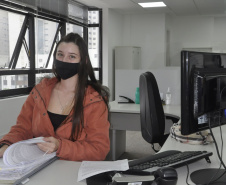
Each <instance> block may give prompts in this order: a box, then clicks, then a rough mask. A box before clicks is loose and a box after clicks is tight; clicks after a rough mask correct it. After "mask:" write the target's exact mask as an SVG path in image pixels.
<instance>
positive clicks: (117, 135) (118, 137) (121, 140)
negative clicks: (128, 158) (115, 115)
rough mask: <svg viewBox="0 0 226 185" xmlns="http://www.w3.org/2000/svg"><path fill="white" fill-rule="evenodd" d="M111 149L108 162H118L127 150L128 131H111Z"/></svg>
mask: <svg viewBox="0 0 226 185" xmlns="http://www.w3.org/2000/svg"><path fill="white" fill-rule="evenodd" d="M110 142H111V145H110V146H111V148H110V152H109V154H108V156H107V158H106V160H113V161H115V160H117V159H118V158H119V157H120V156H121V155H122V154H123V153H124V152H125V150H126V131H125V130H112V129H110Z"/></svg>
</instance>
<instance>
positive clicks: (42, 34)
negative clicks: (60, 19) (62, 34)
mask: <svg viewBox="0 0 226 185" xmlns="http://www.w3.org/2000/svg"><path fill="white" fill-rule="evenodd" d="M57 27H58V23H56V22H52V21H48V20H43V19H39V18H36V19H35V44H36V46H35V47H36V64H35V66H36V68H45V66H46V63H47V60H48V57H49V53H50V50H51V47H52V43H53V39H54V37H55V34H56V31H57ZM53 51H54V49H53ZM52 55H53V52H52V54H51V58H50V60H49V64H48V67H47V69H51V68H52V63H53V57H52Z"/></svg>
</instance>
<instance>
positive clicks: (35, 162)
mask: <svg viewBox="0 0 226 185" xmlns="http://www.w3.org/2000/svg"><path fill="white" fill-rule="evenodd" d="M41 142H44V141H43V138H42V137H40V138H34V139H30V140H26V141H20V142H17V143H14V144H13V145H11V146H9V147H8V148H7V150H6V151H5V153H4V155H3V158H0V182H7V181H9V182H13V181H15V180H17V179H20V178H22V177H23V176H25V175H26V174H28V173H29V172H31V171H32V170H34V169H35V168H37V167H39V166H40V165H42V164H44V163H45V162H46V161H48V160H50V159H51V158H53V157H54V156H56V153H55V152H54V153H51V154H46V153H45V152H43V151H41V150H40V149H39V148H38V146H37V143H41Z"/></svg>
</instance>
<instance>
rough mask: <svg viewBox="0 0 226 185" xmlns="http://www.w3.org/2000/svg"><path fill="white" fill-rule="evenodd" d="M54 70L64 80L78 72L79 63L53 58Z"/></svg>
mask: <svg viewBox="0 0 226 185" xmlns="http://www.w3.org/2000/svg"><path fill="white" fill-rule="evenodd" d="M55 66H56V72H57V74H58V75H59V76H60V77H61V78H62V79H63V80H66V79H68V78H71V77H72V76H74V75H76V74H77V73H78V69H79V63H68V62H62V61H59V60H57V59H56V60H55Z"/></svg>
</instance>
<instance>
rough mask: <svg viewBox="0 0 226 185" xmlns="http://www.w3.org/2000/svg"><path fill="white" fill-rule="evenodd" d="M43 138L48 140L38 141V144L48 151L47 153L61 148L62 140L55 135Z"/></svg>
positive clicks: (41, 148)
mask: <svg viewBox="0 0 226 185" xmlns="http://www.w3.org/2000/svg"><path fill="white" fill-rule="evenodd" d="M43 140H44V141H46V142H43V143H38V144H37V145H38V147H39V148H40V150H42V151H44V152H46V153H47V154H50V153H52V152H55V151H57V149H58V148H59V145H60V142H59V141H58V139H56V138H54V137H45V138H44V139H43Z"/></svg>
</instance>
